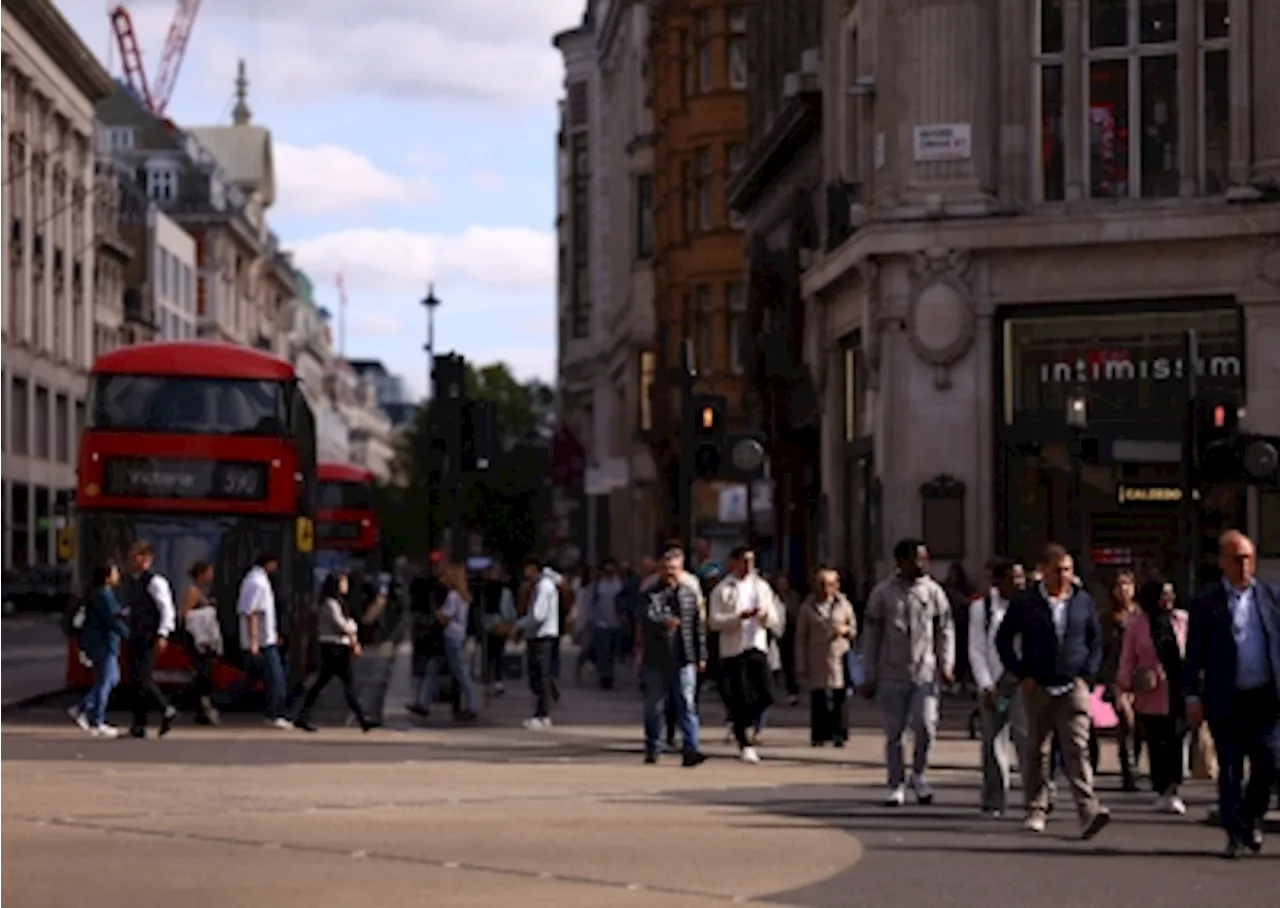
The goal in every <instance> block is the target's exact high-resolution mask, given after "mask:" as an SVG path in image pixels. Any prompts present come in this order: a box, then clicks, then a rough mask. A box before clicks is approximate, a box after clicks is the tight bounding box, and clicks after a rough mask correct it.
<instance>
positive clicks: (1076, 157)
mask: <svg viewBox="0 0 1280 908" xmlns="http://www.w3.org/2000/svg"><path fill="white" fill-rule="evenodd" d="M1062 22H1063V29H1062V32H1063V35H1062V36H1063V51H1064V53H1063V64H1062V82H1063V87H1062V99H1063V103H1062V106H1063V117H1062V120H1063V123H1062V138H1063V142H1062V144H1063V146H1064V148H1063V155H1062V159H1063V165H1064V169H1065V170H1066V174H1065V176H1066V184H1067V185H1066V189H1067V193H1066V195H1067V201H1068V202H1078V201H1079V200H1080V199H1082V198H1084V195H1085V161H1084V139H1085V132H1084V130H1085V124H1086V123H1087V114H1088V111H1087V110H1086V109H1085V99H1084V42H1085V40H1086V38H1085V34H1084V28H1083V24H1084V8H1083V4H1082V3H1081V2H1080V0H1066V2H1065V3H1064V4H1063V11H1062Z"/></svg>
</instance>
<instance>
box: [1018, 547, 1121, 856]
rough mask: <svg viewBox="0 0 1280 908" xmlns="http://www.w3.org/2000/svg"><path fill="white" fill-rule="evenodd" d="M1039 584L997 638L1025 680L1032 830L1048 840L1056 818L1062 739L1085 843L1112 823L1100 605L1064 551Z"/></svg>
mask: <svg viewBox="0 0 1280 908" xmlns="http://www.w3.org/2000/svg"><path fill="white" fill-rule="evenodd" d="M1040 574H1041V578H1042V579H1041V580H1040V582H1039V583H1037V584H1035V585H1034V586H1031V587H1029V588H1027V589H1025V590H1023V591H1022V592H1021V593H1019V594H1018V595H1016V596H1015V597H1014V599H1013V602H1012V603H1010V605H1009V611H1008V613H1007V614H1006V615H1005V619H1004V621H1003V622H1002V623H1001V625H1000V630H999V632H998V633H997V634H996V649H997V650H998V651H999V653H1000V661H1001V662H1002V663H1003V664H1004V665H1005V667H1006V668H1007V669H1008V670H1009V671H1010V672H1012V673H1013V675H1014V676H1015V677H1017V679H1018V683H1019V686H1020V688H1021V691H1022V698H1023V699H1022V702H1023V709H1024V710H1025V714H1026V719H1027V759H1026V777H1025V778H1024V779H1023V791H1024V793H1025V796H1026V801H1027V819H1026V828H1027V829H1028V830H1030V831H1031V832H1044V827H1045V818H1046V817H1047V816H1048V813H1049V787H1048V778H1047V772H1046V770H1047V766H1048V762H1049V743H1050V740H1051V739H1052V737H1053V735H1054V734H1055V733H1056V734H1057V737H1058V741H1059V742H1060V743H1061V746H1062V760H1063V763H1064V768H1065V770H1066V775H1067V779H1068V780H1069V781H1070V782H1071V791H1072V794H1074V796H1075V800H1076V808H1077V810H1078V811H1079V814H1080V837H1081V838H1084V839H1091V838H1093V837H1094V836H1095V835H1097V834H1098V833H1099V832H1101V831H1102V829H1103V827H1105V826H1106V825H1107V823H1108V822H1110V820H1111V814H1110V813H1109V812H1108V811H1107V809H1106V808H1105V807H1103V806H1102V805H1101V804H1100V803H1098V797H1097V795H1096V794H1094V791H1093V767H1092V766H1091V765H1090V762H1089V728H1090V719H1089V693H1090V690H1091V688H1092V686H1093V681H1094V679H1095V677H1096V676H1097V674H1098V669H1099V667H1100V666H1101V664H1102V631H1101V628H1100V626H1099V623H1098V609H1097V606H1096V605H1094V602H1093V597H1092V596H1090V595H1089V594H1088V593H1087V592H1085V591H1084V589H1082V588H1079V587H1077V586H1075V584H1074V582H1073V581H1074V578H1075V563H1074V561H1073V560H1072V558H1071V555H1070V554H1069V553H1068V552H1067V550H1066V549H1065V548H1063V547H1062V546H1060V545H1057V544H1056V543H1052V544H1050V545H1048V546H1046V547H1045V550H1044V554H1043V555H1042V556H1041V558H1040Z"/></svg>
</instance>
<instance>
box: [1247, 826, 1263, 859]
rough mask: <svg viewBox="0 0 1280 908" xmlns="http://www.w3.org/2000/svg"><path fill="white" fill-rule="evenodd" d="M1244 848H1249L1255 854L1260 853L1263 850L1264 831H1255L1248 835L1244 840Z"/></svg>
mask: <svg viewBox="0 0 1280 908" xmlns="http://www.w3.org/2000/svg"><path fill="white" fill-rule="evenodd" d="M1244 847H1245V848H1248V849H1249V850H1250V851H1252V852H1253V853H1254V854H1257V853H1258V852H1260V851H1261V850H1262V830H1261V829H1254V830H1253V831H1252V832H1251V833H1249V834H1248V835H1246V836H1245V839H1244Z"/></svg>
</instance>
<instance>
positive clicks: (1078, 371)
mask: <svg viewBox="0 0 1280 908" xmlns="http://www.w3.org/2000/svg"><path fill="white" fill-rule="evenodd" d="M1187 371H1188V370H1187V363H1186V360H1185V359H1184V358H1183V357H1180V356H1179V357H1169V356H1156V357H1142V356H1139V357H1135V356H1134V355H1133V354H1132V353H1131V352H1130V351H1128V350H1089V351H1086V352H1085V353H1084V354H1083V355H1081V356H1077V357H1076V358H1075V359H1074V360H1057V361H1054V362H1048V363H1042V364H1041V365H1040V381H1042V382H1044V383H1045V384H1049V383H1051V382H1060V383H1063V384H1070V385H1078V384H1088V383H1091V382H1132V381H1159V382H1163V381H1181V380H1183V379H1185V378H1186V377H1187ZM1242 371H1243V370H1242V368H1241V363H1240V357H1238V356H1209V357H1205V358H1201V359H1199V360H1197V361H1196V374H1197V375H1199V376H1202V377H1205V378H1216V379H1232V378H1234V379H1239V378H1240V376H1241V374H1242Z"/></svg>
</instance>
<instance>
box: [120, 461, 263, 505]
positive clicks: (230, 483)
mask: <svg viewBox="0 0 1280 908" xmlns="http://www.w3.org/2000/svg"><path fill="white" fill-rule="evenodd" d="M103 492H104V494H106V495H110V496H115V497H120V498H170V499H183V500H198V501H265V500H266V497H267V465H266V464H263V463H231V462H227V461H221V460H168V459H162V458H147V457H110V458H107V461H106V464H105V465H104V469H103Z"/></svg>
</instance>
